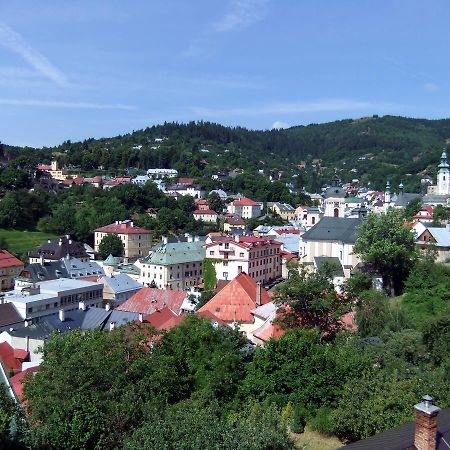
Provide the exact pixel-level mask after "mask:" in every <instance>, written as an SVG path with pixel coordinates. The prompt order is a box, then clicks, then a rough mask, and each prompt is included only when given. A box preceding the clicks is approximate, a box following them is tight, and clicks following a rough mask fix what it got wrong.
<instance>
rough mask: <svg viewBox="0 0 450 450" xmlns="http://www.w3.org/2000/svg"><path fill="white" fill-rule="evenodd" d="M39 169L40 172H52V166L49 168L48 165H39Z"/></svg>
mask: <svg viewBox="0 0 450 450" xmlns="http://www.w3.org/2000/svg"><path fill="white" fill-rule="evenodd" d="M37 169H38V170H52V166H48V165H46V164H39V165H38V166H37Z"/></svg>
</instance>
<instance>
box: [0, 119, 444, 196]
mask: <svg viewBox="0 0 450 450" xmlns="http://www.w3.org/2000/svg"><path fill="white" fill-rule="evenodd" d="M448 139H450V119H445V120H425V119H409V118H404V117H393V116H384V117H378V116H374V117H368V118H362V119H357V120H352V119H349V120H341V121H336V122H330V123H325V124H311V125H307V126H297V127H292V128H289V129H286V130H267V131H252V130H247V129H245V128H240V127H236V128H231V127H225V126H222V125H218V124H214V123H209V122H190V123H187V124H178V123H165V124H163V125H158V126H152V127H149V128H146V129H144V130H139V131H133V132H132V133H130V134H126V135H122V136H116V137H112V138H103V139H87V140H85V141H83V142H70V141H66V142H64V143H63V144H61V145H60V146H58V147H54V148H51V149H42V151H40V152H38V156H39V158H40V159H42V158H43V157H45V159H46V160H47V161H48V160H50V158H51V157H52V156H55V155H56V156H57V157H58V159H59V160H60V162H61V163H62V164H64V165H66V166H69V167H70V166H72V167H74V168H77V169H81V170H84V171H95V170H96V169H97V168H98V167H99V166H101V167H102V168H103V169H104V170H110V171H118V170H119V171H121V170H125V169H126V168H129V167H135V168H138V169H147V168H150V167H166V168H168V167H173V168H176V169H178V171H179V172H180V174H183V175H188V176H194V177H197V178H208V177H209V176H210V175H211V174H212V173H214V172H217V171H220V170H226V169H234V168H241V169H244V170H246V171H255V170H256V169H263V170H264V171H265V172H266V173H268V172H269V171H276V172H278V171H279V170H282V171H284V173H285V175H286V176H291V175H292V174H294V173H297V172H299V169H298V168H297V165H298V164H299V163H300V162H305V163H306V171H302V170H300V183H303V184H306V185H307V186H308V185H309V186H310V187H311V188H314V187H316V186H313V185H319V184H320V183H321V182H323V181H324V180H326V179H328V177H329V176H330V173H331V172H334V171H335V170H336V169H337V170H338V171H339V173H340V175H341V179H342V180H343V181H350V180H351V179H353V178H358V179H360V180H361V181H362V182H363V183H367V182H369V181H370V182H371V184H372V186H374V187H378V188H381V187H382V186H384V184H385V182H386V180H387V179H389V180H390V181H391V182H392V183H398V182H399V181H400V180H403V182H404V183H405V184H406V188H409V189H414V188H415V189H418V187H419V180H420V177H421V176H423V175H431V176H434V175H435V172H436V166H437V164H438V162H439V156H440V153H441V152H442V148H443V147H444V146H445V145H446V143H447V141H448ZM23 151H25V150H23V149H19V148H17V147H14V148H13V147H8V146H7V145H5V146H4V155H5V157H6V158H7V159H11V157H12V158H14V157H15V156H17V155H20V154H23ZM26 153H27V157H29V156H30V152H28V151H27V152H26ZM33 159H34V158H33ZM317 160H320V161H317Z"/></svg>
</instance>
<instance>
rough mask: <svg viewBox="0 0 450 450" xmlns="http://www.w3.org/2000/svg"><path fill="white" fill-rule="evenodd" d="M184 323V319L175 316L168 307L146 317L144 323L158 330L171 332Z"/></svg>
mask: <svg viewBox="0 0 450 450" xmlns="http://www.w3.org/2000/svg"><path fill="white" fill-rule="evenodd" d="M182 321H183V317H182V316H179V315H177V314H175V313H174V312H173V311H172V310H171V309H170V308H168V307H167V306H166V307H165V308H162V309H158V310H156V311H155V312H153V313H151V314H148V315H147V316H145V317H144V323H148V324H150V325H152V326H153V327H155V329H157V330H170V329H171V328H173V327H174V326H175V325H178V324H179V323H181V322H182Z"/></svg>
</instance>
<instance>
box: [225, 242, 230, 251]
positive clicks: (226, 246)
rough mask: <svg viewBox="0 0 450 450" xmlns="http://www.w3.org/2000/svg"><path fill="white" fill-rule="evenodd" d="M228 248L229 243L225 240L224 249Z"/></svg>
mask: <svg viewBox="0 0 450 450" xmlns="http://www.w3.org/2000/svg"><path fill="white" fill-rule="evenodd" d="M229 248H230V243H229V242H225V249H227V250H228V249H229Z"/></svg>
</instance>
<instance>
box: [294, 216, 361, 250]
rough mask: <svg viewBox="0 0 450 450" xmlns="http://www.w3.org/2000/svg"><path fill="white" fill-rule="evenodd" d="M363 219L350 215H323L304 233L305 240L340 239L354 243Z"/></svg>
mask: <svg viewBox="0 0 450 450" xmlns="http://www.w3.org/2000/svg"><path fill="white" fill-rule="evenodd" d="M361 224H362V219H359V218H348V217H323V218H322V219H321V220H319V222H317V223H316V224H315V225H314V226H313V227H312V228H310V229H309V230H308V231H306V232H305V233H304V234H303V235H302V240H303V241H305V242H306V241H340V242H344V243H346V244H354V243H355V241H356V237H357V228H358V227H359V226H360V225H361Z"/></svg>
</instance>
